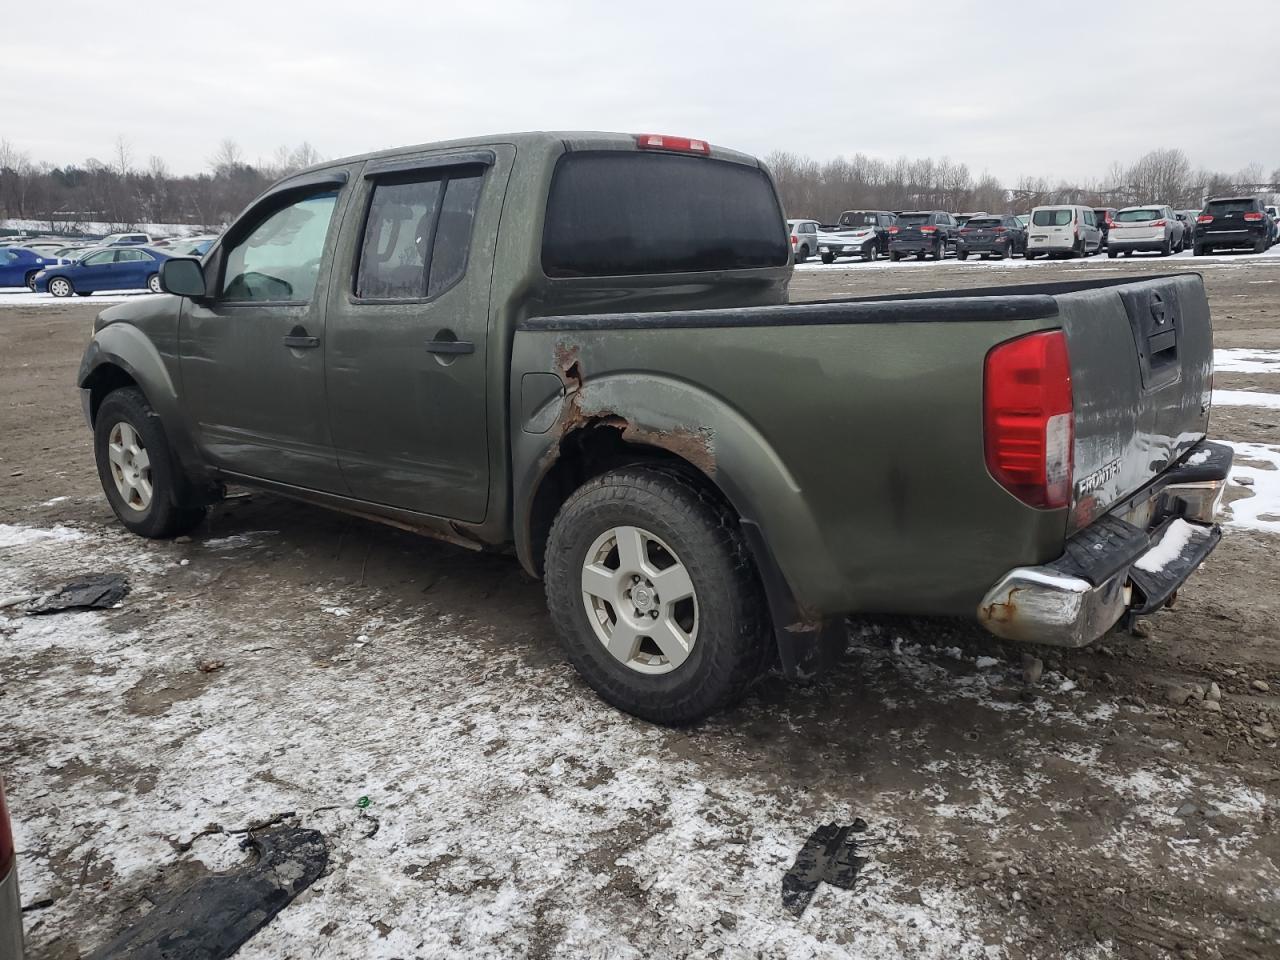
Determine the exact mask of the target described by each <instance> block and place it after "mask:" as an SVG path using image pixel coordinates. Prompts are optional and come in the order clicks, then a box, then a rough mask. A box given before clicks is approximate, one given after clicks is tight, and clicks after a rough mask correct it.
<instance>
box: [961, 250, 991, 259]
mask: <svg viewBox="0 0 1280 960" xmlns="http://www.w3.org/2000/svg"><path fill="white" fill-rule="evenodd" d="M956 259H957V260H968V259H969V251H968V250H957V251H956ZM982 259H983V260H985V259H987V255H986V254H985V253H984V254H983V255H982Z"/></svg>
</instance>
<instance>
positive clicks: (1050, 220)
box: [1031, 207, 1073, 227]
mask: <svg viewBox="0 0 1280 960" xmlns="http://www.w3.org/2000/svg"><path fill="white" fill-rule="evenodd" d="M1072 213H1073V211H1072V210H1071V208H1069V207H1068V208H1065V209H1062V208H1059V209H1057V210H1037V211H1035V213H1033V214H1031V222H1032V223H1034V224H1035V225H1036V226H1037V227H1066V226H1069V225H1070V224H1071V220H1072Z"/></svg>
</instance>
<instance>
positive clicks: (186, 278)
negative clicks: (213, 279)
mask: <svg viewBox="0 0 1280 960" xmlns="http://www.w3.org/2000/svg"><path fill="white" fill-rule="evenodd" d="M160 289H161V290H163V291H164V292H165V293H172V294H174V295H175V296H178V297H191V298H192V299H199V298H201V297H203V296H205V294H206V290H205V283H204V269H203V268H202V267H201V266H200V261H199V260H197V259H195V258H194V257H171V258H170V259H168V260H166V261H165V262H164V263H162V264H160Z"/></svg>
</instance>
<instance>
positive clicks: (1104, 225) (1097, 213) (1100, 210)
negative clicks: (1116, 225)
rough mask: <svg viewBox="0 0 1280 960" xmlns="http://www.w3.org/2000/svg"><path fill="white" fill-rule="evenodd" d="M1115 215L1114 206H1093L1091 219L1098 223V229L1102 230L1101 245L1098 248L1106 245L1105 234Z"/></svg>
mask: <svg viewBox="0 0 1280 960" xmlns="http://www.w3.org/2000/svg"><path fill="white" fill-rule="evenodd" d="M1115 216H1116V208H1115V207H1094V208H1093V219H1094V221H1095V222H1096V223H1097V224H1098V229H1099V230H1101V231H1102V246H1101V247H1099V248H1098V249H1099V250H1101V249H1103V248H1105V247H1106V245H1107V235H1108V233H1110V231H1111V221H1112V220H1114V219H1115Z"/></svg>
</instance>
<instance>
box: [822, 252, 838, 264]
mask: <svg viewBox="0 0 1280 960" xmlns="http://www.w3.org/2000/svg"><path fill="white" fill-rule="evenodd" d="M822 262H823V263H835V262H836V257H835V254H834V253H824V254H823V255H822Z"/></svg>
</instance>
